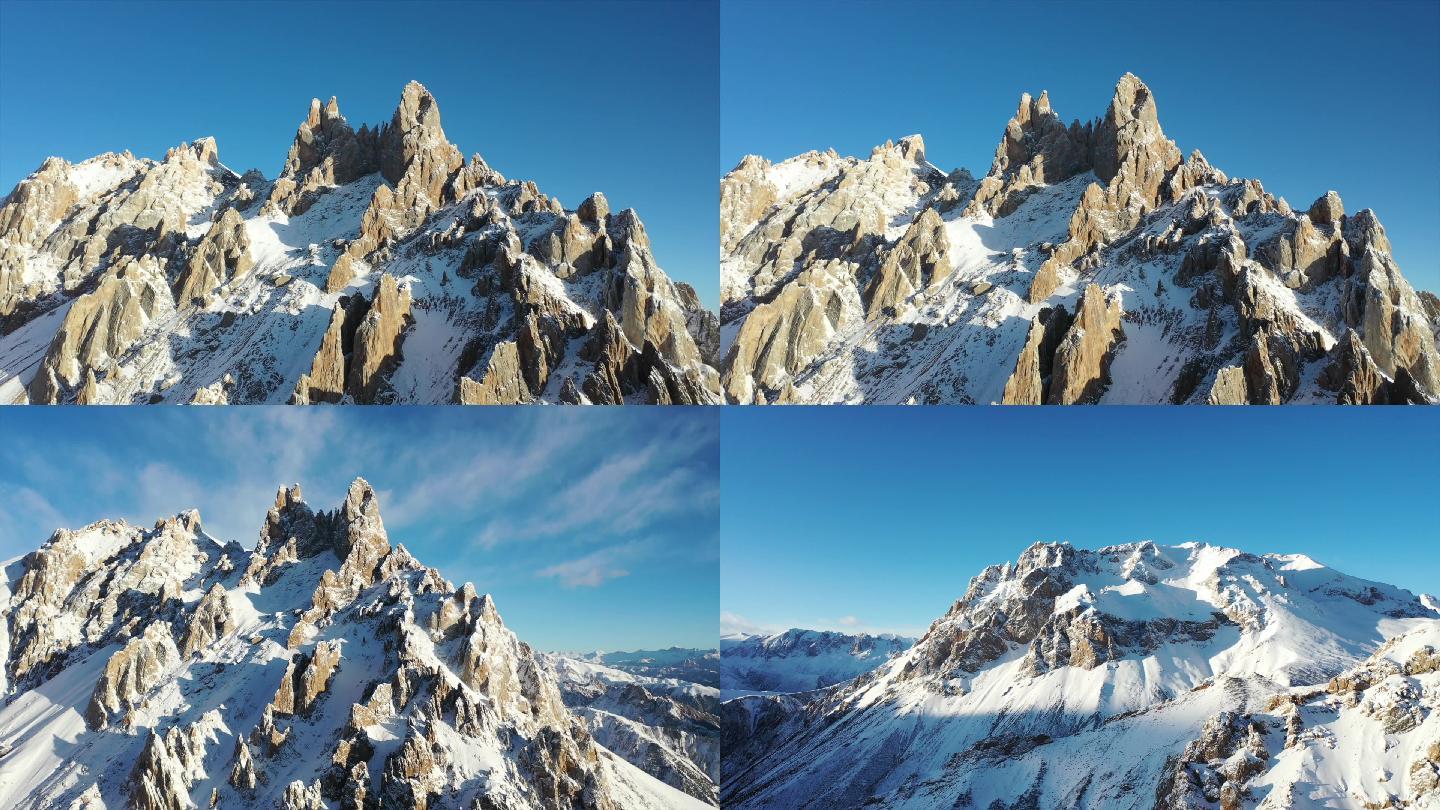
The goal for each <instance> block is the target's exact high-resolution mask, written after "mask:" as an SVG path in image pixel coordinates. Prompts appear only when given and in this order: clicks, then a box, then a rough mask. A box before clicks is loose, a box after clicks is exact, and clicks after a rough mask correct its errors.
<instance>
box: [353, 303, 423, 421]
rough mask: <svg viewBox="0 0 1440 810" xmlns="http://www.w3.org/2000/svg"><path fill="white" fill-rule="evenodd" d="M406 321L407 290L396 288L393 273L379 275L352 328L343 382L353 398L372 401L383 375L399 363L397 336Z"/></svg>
mask: <svg viewBox="0 0 1440 810" xmlns="http://www.w3.org/2000/svg"><path fill="white" fill-rule="evenodd" d="M410 320H411V318H410V291H409V290H408V289H407V290H403V291H402V290H400V289H399V287H398V286H397V285H396V283H395V277H394V276H391V275H385V276H382V277H381V278H380V288H379V289H378V290H376V291H375V298H374V300H372V301H371V302H370V311H369V312H366V313H365V317H364V319H363V320H361V321H360V325H359V326H358V327H356V329H355V350H354V353H353V354H352V356H351V360H350V373H349V374H348V375H347V379H346V383H345V385H346V390H347V391H348V392H349V393H350V395H351V396H353V397H354V398H355V399H356V401H358V402H373V401H375V399H376V394H377V392H378V391H379V389H380V386H381V385H382V384H383V382H384V377H385V374H386V373H387V372H389V371H391V370H393V369H394V367H395V366H396V365H398V363H399V359H398V357H397V356H398V355H399V353H400V341H401V337H402V335H403V333H404V331H405V327H406V326H407V325H408V323H409V321H410Z"/></svg>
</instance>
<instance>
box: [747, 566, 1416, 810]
mask: <svg viewBox="0 0 1440 810" xmlns="http://www.w3.org/2000/svg"><path fill="white" fill-rule="evenodd" d="M1126 548H1127V547H1120V549H1119V551H1124V550H1125V549H1126ZM1160 552H1161V553H1162V555H1163V557H1162V559H1163V561H1164V562H1168V563H1171V564H1172V565H1171V566H1170V567H1168V568H1164V569H1161V570H1158V571H1157V572H1156V573H1158V576H1155V577H1151V576H1149V575H1148V574H1146V575H1143V576H1141V575H1136V576H1134V577H1131V576H1127V575H1126V574H1125V573H1124V567H1123V566H1122V565H1119V564H1116V563H1119V562H1120V561H1121V560H1123V559H1124V558H1125V556H1126V554H1122V553H1117V554H1115V555H1113V556H1114V558H1115V561H1114V563H1103V564H1101V565H1100V566H1098V567H1097V568H1095V569H1094V570H1090V569H1082V570H1080V571H1078V572H1076V573H1075V576H1074V581H1075V585H1074V587H1073V588H1072V589H1071V590H1070V591H1069V592H1067V593H1064V594H1063V595H1061V596H1060V597H1059V598H1058V599H1057V600H1056V604H1055V611H1056V612H1063V611H1068V610H1071V609H1075V608H1077V607H1078V608H1080V609H1081V610H1089V611H1095V612H1097V613H1103V614H1107V615H1109V616H1113V617H1116V618H1123V619H1127V620H1131V621H1134V620H1139V619H1158V618H1164V617H1170V618H1178V619H1198V618H1203V617H1205V616H1209V615H1213V614H1214V613H1215V612H1217V611H1218V612H1223V613H1224V614H1225V615H1226V616H1228V617H1229V618H1228V619H1227V620H1226V621H1224V622H1222V624H1221V625H1220V627H1219V629H1218V630H1217V631H1216V632H1214V634H1213V635H1212V636H1211V637H1210V638H1209V639H1208V640H1205V641H1198V640H1194V639H1191V638H1188V637H1185V636H1183V635H1180V636H1177V637H1175V638H1173V639H1171V640H1167V641H1164V642H1163V643H1160V644H1159V645H1158V646H1156V647H1155V648H1154V649H1152V650H1150V651H1148V652H1142V651H1136V652H1131V653H1129V654H1125V655H1122V656H1121V657H1119V658H1118V659H1116V660H1110V661H1107V662H1103V663H1101V664H1099V665H1098V666H1095V667H1094V668H1092V669H1085V668H1082V667H1079V666H1061V667H1059V668H1056V669H1051V670H1049V671H1046V672H1043V673H1042V674H1039V675H1035V676H1031V675H1029V674H1027V670H1026V667H1025V658H1026V655H1027V648H1026V647H1025V646H1023V645H1015V644H1012V645H1010V648H1009V649H1008V651H1006V652H1005V653H1003V654H1002V655H1000V657H999V658H998V659H996V660H994V661H992V662H990V663H989V664H986V665H985V666H983V667H981V668H980V669H979V670H978V671H977V672H975V673H967V672H964V671H955V672H953V673H933V674H926V675H921V676H919V677H912V676H910V675H907V667H908V666H909V665H910V664H912V662H914V661H915V659H916V657H917V656H921V655H924V654H925V653H924V652H923V651H924V650H925V649H927V648H928V647H927V642H930V636H934V635H936V634H939V636H938V637H941V638H943V637H953V634H955V633H958V632H960V631H961V630H962V629H963V625H962V624H958V623H957V624H953V625H952V624H950V623H951V622H956V621H958V620H956V619H952V618H951V617H946V618H942V619H941V620H940V621H939V622H937V623H936V625H934V626H933V627H932V628H931V631H930V635H928V636H927V638H925V639H922V640H921V642H920V643H919V644H918V645H917V646H916V647H915V648H914V649H912V650H911V651H909V652H906V653H904V654H902V655H900V656H898V657H897V658H896V659H894V660H893V661H891V662H889V663H887V664H885V665H884V666H882V667H880V668H879V669H877V670H876V671H875V672H874V673H873V674H871V675H868V676H863V677H861V678H859V679H858V680H856V681H855V682H853V683H849V684H844V685H841V686H839V687H836V688H834V689H831V690H824V691H821V692H816V693H810V694H808V695H803V696H799V697H801V698H802V700H804V701H808V702H809V704H810V705H809V706H808V708H807V709H806V710H805V711H803V712H799V711H794V710H791V711H788V712H782V714H785V715H787V716H788V717H789V719H788V720H787V721H786V723H785V724H783V725H781V726H780V727H778V729H777V728H776V727H774V726H767V727H766V730H765V731H762V732H757V734H759V735H761V739H764V737H763V735H764V734H767V733H768V734H773V735H775V736H774V738H773V739H769V740H767V741H765V743H766V744H767V745H768V746H769V747H768V753H767V754H766V755H765V756H763V757H761V758H760V759H759V760H758V761H753V762H752V761H749V760H747V761H746V763H745V770H744V771H743V772H741V773H735V772H733V771H727V772H726V775H725V783H724V785H723V788H722V803H724V805H725V806H727V807H746V808H761V807H764V808H781V807H785V808H801V807H815V808H818V807H854V806H860V805H864V806H866V807H884V808H901V807H904V808H915V809H916V810H919V809H920V808H934V807H977V808H987V807H991V806H992V802H997V801H998V802H1000V804H997V805H994V806H1003V807H1013V806H1017V805H1016V804H1015V803H1016V802H1020V801H1022V800H1024V798H1025V797H1026V796H1027V795H1028V796H1031V797H1032V798H1031V799H1029V800H1028V801H1036V802H1038V803H1037V804H1035V805H1033V806H1038V807H1062V806H1063V807H1071V806H1075V807H1119V808H1137V810H1139V809H1140V808H1151V807H1153V806H1154V803H1155V800H1156V797H1155V790H1156V786H1157V785H1159V784H1160V781H1161V778H1162V773H1163V772H1164V770H1165V767H1166V764H1167V761H1168V760H1169V758H1172V757H1175V756H1178V755H1179V753H1180V752H1181V751H1183V750H1184V748H1185V746H1186V744H1187V743H1188V742H1190V741H1191V740H1194V739H1195V738H1196V737H1197V736H1199V733H1200V729H1201V727H1202V725H1203V724H1204V722H1205V721H1206V720H1207V719H1208V718H1210V717H1212V716H1213V715H1215V714H1216V713H1218V712H1220V711H1222V710H1228V711H1235V712H1256V713H1259V712H1263V711H1266V710H1267V708H1266V707H1267V706H1269V705H1270V704H1271V702H1272V699H1273V698H1274V697H1275V696H1276V695H1289V694H1307V693H1313V692H1314V691H1315V689H1316V686H1315V685H1317V684H1318V685H1319V688H1320V690H1321V691H1322V692H1323V690H1324V685H1325V684H1326V683H1327V682H1328V680H1329V679H1330V678H1332V677H1334V676H1336V675H1339V674H1341V673H1342V672H1344V671H1346V670H1347V669H1348V668H1350V667H1354V666H1356V665H1359V664H1360V663H1361V662H1363V661H1364V660H1365V659H1366V658H1367V657H1369V656H1370V655H1372V654H1374V653H1376V651H1377V650H1380V649H1386V653H1385V654H1386V655H1390V656H1391V657H1395V658H1397V660H1399V659H1403V658H1404V657H1405V656H1408V655H1409V653H1410V652H1411V651H1412V650H1413V649H1415V648H1417V647H1418V646H1419V645H1420V644H1421V640H1422V639H1423V640H1428V643H1430V644H1431V645H1432V646H1436V647H1437V648H1440V614H1437V613H1435V611H1433V610H1430V609H1428V608H1427V607H1426V606H1424V605H1423V603H1421V602H1420V600H1418V599H1416V598H1415V597H1414V596H1413V595H1411V594H1409V593H1408V592H1405V591H1402V590H1399V589H1396V588H1392V587H1390V586H1385V585H1380V584H1377V583H1371V582H1367V581H1364V580H1359V579H1356V578H1354V577H1349V576H1346V575H1343V574H1340V573H1339V572H1336V571H1333V570H1332V569H1328V568H1324V567H1322V566H1319V565H1317V564H1315V563H1314V562H1313V561H1311V560H1309V559H1308V558H1304V557H1299V556H1276V557H1255V556H1251V555H1245V554H1241V553H1240V552H1237V551H1234V550H1230V549H1222V548H1218V547H1214V546H1206V545H1200V544H1190V545H1187V546H1182V547H1168V548H1162V549H1160ZM1105 553H1106V552H1104V551H1102V552H1100V554H1101V555H1102V556H1104V555H1105ZM1127 553H1128V552H1127ZM1151 579H1153V580H1154V581H1153V582H1147V581H1142V580H1151ZM1017 587H1018V582H1017V581H1016V580H1008V581H1006V582H1005V583H1003V584H998V585H991V586H987V588H985V589H983V591H982V593H981V594H980V595H979V596H977V597H976V604H982V603H984V602H986V601H987V600H1004V599H1007V598H1014V597H1016V596H1017V595H1018V592H1017V591H1015V588H1017ZM1426 616H1428V617H1429V618H1426ZM1402 617H1404V618H1402ZM1406 634H1408V635H1406ZM1398 636H1403V640H1401V641H1397V642H1392V644H1391V645H1390V646H1389V647H1385V646H1384V645H1385V644H1386V641H1387V640H1390V639H1395V638H1396V637H1398ZM931 643H934V642H931ZM1401 680H1404V679H1403V678H1402V679H1401ZM1416 683H1418V684H1419V686H1418V687H1416V688H1424V689H1431V690H1434V689H1440V673H1431V674H1429V675H1422V676H1419V678H1418V679H1411V685H1412V687H1415V685H1416ZM1394 688H1397V689H1398V688H1402V685H1401V684H1399V683H1397V684H1396V685H1395V687H1394ZM766 700H775V699H774V698H765V697H749V698H742V699H740V701H741V702H734V703H732V704H727V708H728V709H730V710H731V711H732V714H731V716H752V717H758V716H760V715H759V714H757V712H761V711H763V710H764V709H765V703H764V701H766ZM1332 704H1333V701H1332ZM1332 704H1326V703H1324V701H1320V702H1319V703H1317V704H1316V705H1314V706H1311V707H1307V708H1305V709H1303V711H1304V712H1305V713H1306V718H1307V728H1311V729H1312V730H1313V733H1314V734H1316V735H1321V736H1323V735H1328V734H1334V735H1335V736H1336V739H1342V740H1343V743H1342V744H1341V746H1340V747H1339V748H1336V747H1335V745H1334V744H1331V745H1330V746H1329V747H1326V746H1321V747H1320V749H1318V753H1316V754H1307V753H1304V752H1302V751H1300V750H1295V751H1288V752H1286V753H1284V754H1280V749H1281V748H1283V744H1284V740H1285V734H1284V729H1283V726H1282V727H1281V728H1280V730H1279V731H1278V732H1276V733H1274V734H1269V735H1268V736H1267V737H1266V740H1267V744H1269V745H1271V746H1272V748H1273V749H1274V752H1273V753H1274V754H1276V755H1277V756H1273V757H1272V761H1271V765H1272V766H1273V770H1271V771H1270V772H1269V773H1268V774H1267V776H1266V777H1265V780H1264V781H1263V783H1262V784H1265V785H1270V784H1277V783H1279V782H1282V781H1287V780H1288V781H1297V780H1298V781H1300V782H1303V783H1305V784H1306V785H1312V786H1313V785H1319V787H1314V788H1313V791H1314V792H1313V793H1312V794H1306V795H1307V796H1313V797H1314V798H1316V799H1319V798H1321V797H1322V796H1331V797H1341V798H1343V797H1347V796H1348V797H1349V799H1348V800H1346V801H1340V802H1339V803H1336V804H1325V803H1323V802H1320V803H1317V804H1316V805H1313V806H1336V807H1350V806H1359V803H1358V802H1357V801H1356V800H1355V799H1354V796H1353V795H1352V793H1353V789H1355V788H1356V785H1357V781H1356V780H1359V781H1360V782H1364V781H1366V780H1369V782H1370V784H1371V786H1372V787H1374V788H1375V789H1374V790H1370V791H1368V792H1367V793H1366V794H1365V795H1368V796H1377V795H1381V794H1380V793H1378V792H1376V791H1378V790H1379V787H1378V786H1377V785H1378V783H1376V782H1375V780H1376V778H1377V777H1375V774H1377V773H1380V772H1382V771H1386V772H1388V773H1391V774H1401V773H1402V772H1404V771H1405V768H1408V767H1409V765H1408V763H1409V762H1410V761H1411V760H1412V759H1413V754H1414V753H1415V752H1416V751H1417V750H1420V748H1421V747H1422V746H1423V744H1425V741H1433V740H1434V739H1436V736H1435V735H1436V732H1437V731H1440V725H1437V724H1440V718H1436V717H1434V716H1433V713H1432V715H1430V716H1427V719H1426V720H1425V724H1424V725H1423V726H1422V727H1421V730H1420V731H1417V732H1414V734H1413V736H1406V738H1405V740H1404V742H1403V744H1401V746H1400V747H1401V748H1403V749H1404V750H1395V748H1396V746H1395V745H1392V744H1389V743H1386V742H1385V740H1386V736H1385V734H1384V733H1383V732H1382V731H1381V729H1380V727H1379V725H1378V723H1379V721H1378V720H1376V719H1375V718H1373V717H1370V716H1366V715H1365V713H1364V712H1363V711H1353V710H1341V709H1340V708H1339V706H1338V704H1334V705H1332ZM774 706H775V707H779V706H780V704H774ZM771 722H772V723H773V718H772V720H771ZM1310 722H1314V723H1315V725H1314V726H1311V725H1310ZM1307 750H1308V749H1307ZM1407 757H1409V759H1407ZM1402 763H1403V767H1402ZM1396 778H1397V779H1399V778H1400V777H1396ZM1401 787H1402V785H1401V784H1399V783H1398V782H1397V783H1392V784H1390V785H1389V789H1390V790H1391V793H1394V794H1397V795H1398V794H1400V793H1401V790H1400V788H1401ZM1304 789H1306V790H1310V789H1311V788H1309V787H1307V788H1304ZM1019 806H1030V805H1025V804H1021V805H1019ZM1246 806H1254V805H1253V804H1249V805H1246ZM1278 806H1281V807H1283V806H1290V805H1286V804H1281V805H1278ZM1296 806H1312V805H1310V804H1305V803H1303V802H1302V803H1301V804H1299V805H1296Z"/></svg>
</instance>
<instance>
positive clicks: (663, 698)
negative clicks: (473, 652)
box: [544, 648, 720, 805]
mask: <svg viewBox="0 0 1440 810" xmlns="http://www.w3.org/2000/svg"><path fill="white" fill-rule="evenodd" d="M677 651H678V648H677ZM689 652H696V653H704V652H705V651H703V650H692V651H689ZM606 655H616V656H617V657H626V656H625V654H623V653H619V654H617V653H608V654H606ZM544 657H545V659H546V661H547V663H549V664H550V666H551V667H552V668H553V669H554V671H555V673H556V676H557V677H558V679H559V683H560V694H561V696H562V697H563V698H564V700H565V705H566V706H568V707H570V709H571V711H572V712H574V713H575V715H576V716H577V717H579V718H580V719H581V720H582V721H584V722H585V724H586V727H587V728H588V729H589V731H590V734H591V736H593V737H594V738H595V740H596V741H597V742H599V743H600V744H601V745H603V746H605V747H606V748H608V749H609V750H610V751H612V752H614V753H616V754H618V755H620V756H622V757H624V758H625V759H626V760H627V761H629V762H630V763H631V764H633V765H634V766H635V767H637V768H639V769H640V770H642V771H645V772H646V773H648V774H650V775H652V776H654V777H655V778H657V779H659V780H661V781H662V782H664V783H666V784H667V785H671V786H673V787H675V788H678V789H679V790H683V791H684V792H686V793H688V794H689V795H691V796H694V797H696V798H698V799H701V800H703V801H706V802H708V803H709V804H712V805H713V804H716V803H717V800H716V795H717V790H718V783H719V781H720V719H719V717H718V716H717V712H718V710H719V705H720V699H719V697H720V695H719V690H718V689H716V688H715V687H714V686H707V685H704V684H699V683H695V682H693V681H688V680H684V679H681V678H653V677H649V676H646V675H636V674H633V673H630V672H626V671H624V670H620V669H615V668H613V667H608V666H605V665H604V664H597V663H594V662H591V661H584V660H580V659H577V658H569V657H566V656H564V655H560V654H556V653H549V654H546V655H545V656H544ZM642 657H644V656H642Z"/></svg>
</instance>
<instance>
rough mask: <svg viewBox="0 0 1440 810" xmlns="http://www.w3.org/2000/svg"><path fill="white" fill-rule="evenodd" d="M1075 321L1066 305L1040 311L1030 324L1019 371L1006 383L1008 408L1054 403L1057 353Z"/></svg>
mask: <svg viewBox="0 0 1440 810" xmlns="http://www.w3.org/2000/svg"><path fill="white" fill-rule="evenodd" d="M1073 320H1074V318H1072V317H1071V315H1070V313H1069V312H1067V311H1066V309H1065V307H1064V305H1060V306H1056V307H1051V308H1046V309H1042V310H1040V313H1039V314H1037V315H1036V316H1035V317H1034V318H1032V319H1031V320H1030V331H1029V332H1028V334H1027V335H1026V338H1025V348H1024V349H1021V351H1020V357H1019V358H1018V359H1017V360H1016V361H1015V370H1014V371H1013V372H1012V373H1011V375H1010V379H1009V380H1007V381H1006V382H1005V398H1004V400H1003V402H1004V403H1005V404H1006V405H1044V404H1045V403H1047V402H1049V401H1050V381H1051V379H1052V377H1053V375H1054V367H1055V350H1056V349H1058V348H1059V347H1060V340H1061V338H1063V337H1064V336H1065V334H1066V332H1067V330H1069V328H1070V323H1071V321H1073Z"/></svg>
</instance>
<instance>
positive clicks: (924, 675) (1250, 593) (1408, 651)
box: [721, 169, 1440, 810]
mask: <svg viewBox="0 0 1440 810" xmlns="http://www.w3.org/2000/svg"><path fill="white" fill-rule="evenodd" d="M1122 171H1123V169H1122ZM1437 703H1440V612H1437V611H1436V609H1435V608H1434V606H1433V605H1431V604H1429V603H1428V602H1426V601H1422V600H1421V599H1417V598H1416V597H1415V596H1414V595H1413V594H1411V593H1409V592H1408V591H1404V590H1401V589H1399V588H1394V587H1391V586H1388V585H1382V584H1380V583H1375V582H1367V581H1365V580H1361V579H1357V578H1355V577H1351V576H1347V575H1345V574H1341V573H1339V572H1337V571H1334V570H1332V569H1329V568H1326V567H1325V566H1322V565H1320V564H1319V563H1316V562H1315V561H1314V560H1311V559H1310V558H1308V557H1305V556H1303V555H1281V554H1268V555H1255V554H1249V553H1245V552H1242V551H1238V550H1235V549H1229V548H1223V547H1218V546H1210V545H1204V544H1198V543H1187V544H1184V545H1180V546H1168V547H1167V546H1157V545H1155V544H1153V543H1129V544H1125V545H1118V546H1111V547H1107V548H1102V549H1098V550H1094V551H1091V550H1083V549H1077V548H1074V547H1072V546H1069V545H1067V544H1056V543H1040V544H1036V545H1034V546H1031V547H1030V548H1028V549H1026V550H1025V552H1024V553H1023V554H1021V555H1020V558H1019V559H1018V560H1017V561H1015V562H1013V563H1005V564H1004V565H996V566H991V567H989V568H986V569H985V570H984V571H982V572H980V574H979V575H978V576H976V577H975V578H974V579H972V580H971V581H970V585H969V588H968V589H967V590H966V591H965V593H964V595H963V596H962V597H961V598H960V599H959V600H958V601H956V602H955V604H954V606H953V607H951V609H950V610H949V611H948V612H947V613H946V614H945V615H944V616H941V617H940V618H939V619H937V620H936V621H935V622H934V623H933V624H931V626H930V628H929V630H928V631H927V632H926V633H925V635H924V636H923V637H922V638H921V639H920V640H919V641H918V642H917V643H916V644H915V646H914V647H912V648H910V649H909V650H907V651H905V652H902V653H900V654H899V655H897V656H896V657H894V658H892V659H891V660H890V661H888V662H887V663H885V664H882V665H881V666H880V667H879V668H877V669H875V670H873V671H872V672H870V673H868V674H864V675H861V676H860V677H858V678H857V679H855V680H854V681H850V682H847V683H844V684H841V685H839V686H836V687H833V688H831V689H827V690H821V691H818V692H810V693H802V694H798V695H779V696H768V695H763V696H749V697H742V698H738V699H736V700H731V701H728V702H726V703H725V704H723V705H722V707H721V708H722V712H721V714H722V720H723V729H724V731H725V735H726V736H725V737H724V738H723V745H724V751H723V756H724V759H723V769H722V776H723V780H724V781H723V783H722V789H721V803H722V805H723V806H725V807H742V808H782V807H783V808H811V807H814V808H819V807H827V808H830V807H833V808H843V807H861V806H863V807H875V808H900V807H907V808H933V807H974V808H1025V807H1113V808H1135V810H1152V808H1155V809H1157V810H1170V809H1171V808H1174V809H1175V810H1179V809H1180V808H1197V807H1221V808H1226V810H1237V809H1238V808H1242V807H1243V808H1254V807H1257V806H1258V807H1264V808H1272V807H1273V808H1280V807H1292V806H1312V804H1313V805H1318V806H1327V807H1330V806H1336V807H1339V806H1346V807H1350V806H1356V807H1358V806H1367V807H1388V806H1430V803H1433V802H1434V801H1437V800H1440V747H1437V745H1436V740H1437V736H1436V730H1437V725H1436V724H1437V722H1440V713H1437V709H1440V705H1437Z"/></svg>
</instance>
